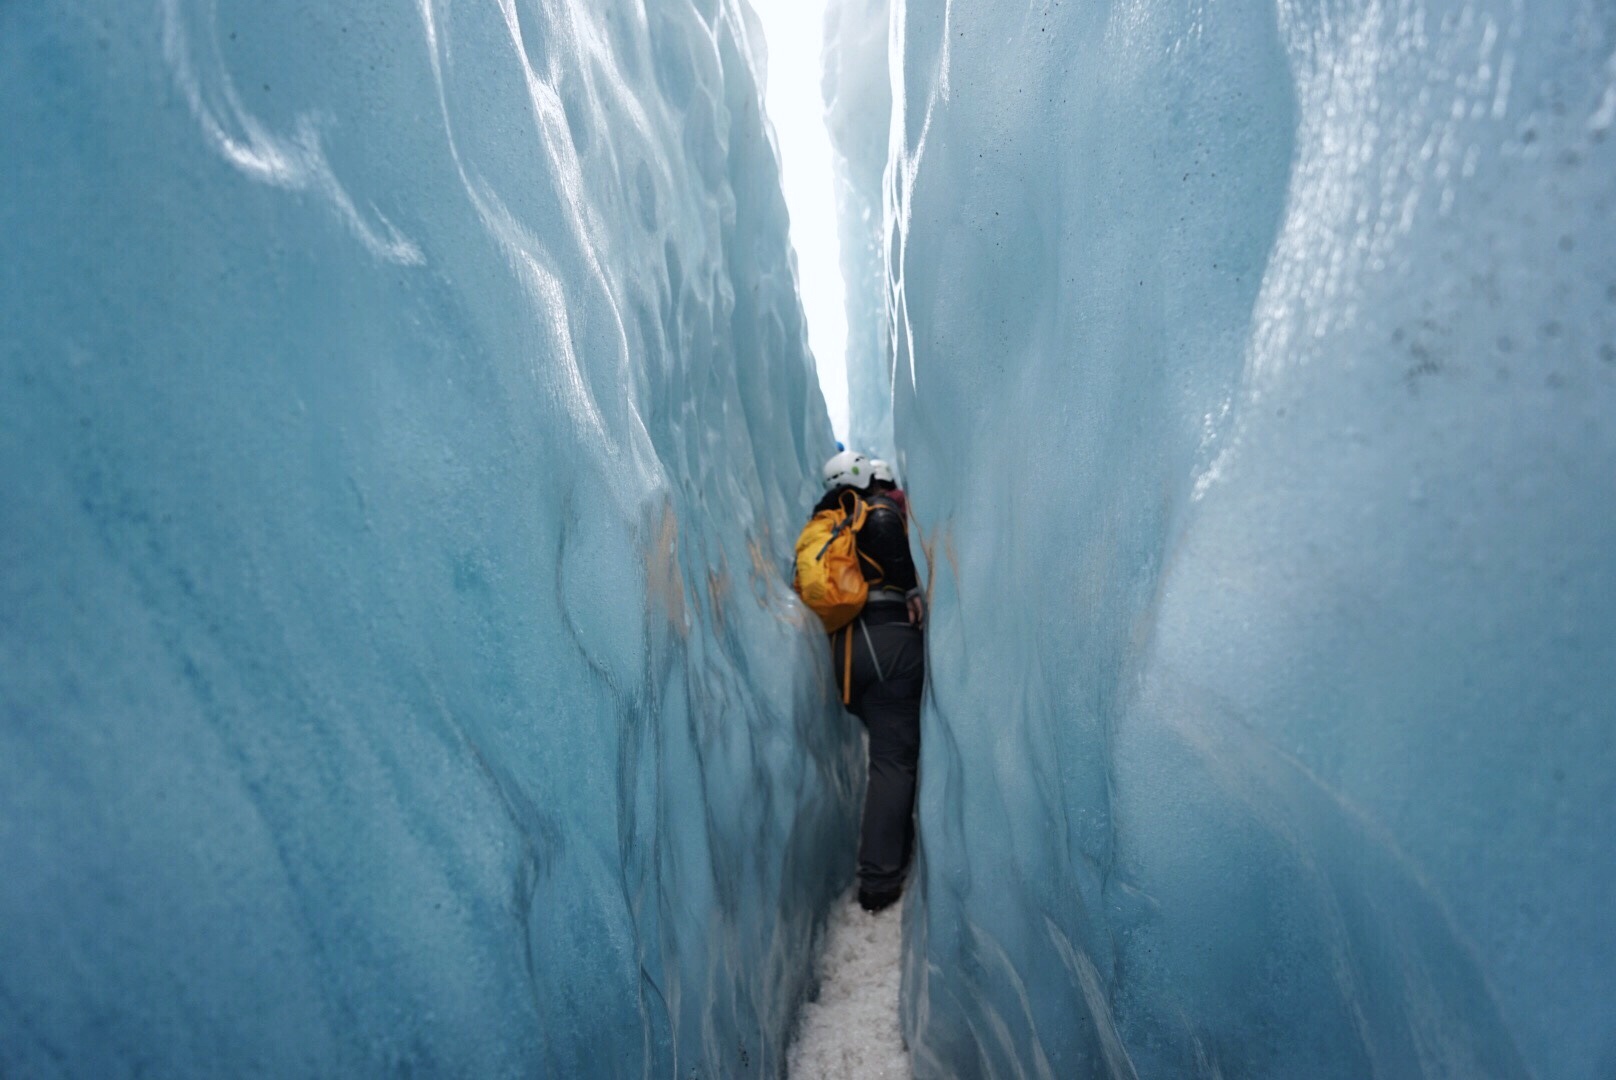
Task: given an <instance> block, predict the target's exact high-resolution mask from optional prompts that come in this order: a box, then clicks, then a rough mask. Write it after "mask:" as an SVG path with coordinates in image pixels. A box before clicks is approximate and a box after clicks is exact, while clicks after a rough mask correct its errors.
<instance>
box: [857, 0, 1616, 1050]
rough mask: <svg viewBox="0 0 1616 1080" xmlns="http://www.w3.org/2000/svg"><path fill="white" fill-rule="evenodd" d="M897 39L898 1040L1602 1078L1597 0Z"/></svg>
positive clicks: (1604, 861)
mask: <svg viewBox="0 0 1616 1080" xmlns="http://www.w3.org/2000/svg"><path fill="white" fill-rule="evenodd" d="M893 32H894V49H893V56H894V57H895V58H901V63H902V70H901V71H900V72H899V73H898V75H897V77H896V78H895V79H894V86H895V88H896V90H897V95H896V100H895V101H894V104H893V109H892V114H891V115H892V122H893V124H894V125H895V136H894V151H895V152H894V157H893V160H892V162H891V164H890V169H889V176H888V180H889V183H890V188H889V190H888V192H887V195H888V199H889V207H888V216H887V220H886V224H887V228H888V248H887V253H888V259H889V276H888V285H887V292H888V300H889V302H890V304H891V310H892V312H893V338H892V340H893V349H894V356H895V358H896V377H895V380H894V384H895V385H894V386H893V389H892V398H893V405H894V419H895V431H896V438H897V442H898V445H899V446H900V447H901V448H902V450H903V451H904V452H905V453H906V455H907V466H908V469H907V472H908V478H909V481H910V492H911V496H912V499H913V505H914V507H915V513H916V518H917V521H918V522H919V523H920V524H921V525H923V526H924V527H925V528H924V532H925V540H926V544H927V546H928V549H929V551H930V553H931V556H932V558H931V569H932V573H933V612H932V622H931V634H930V640H929V650H930V662H929V671H930V678H931V690H930V696H929V698H928V702H927V707H926V712H925V726H924V740H925V746H924V750H923V757H922V762H921V769H922V777H921V795H920V809H919V813H920V826H921V844H922V847H923V855H922V861H921V864H920V868H919V873H918V875H917V878H916V883H915V884H916V888H914V889H913V890H912V891H911V898H910V900H909V902H908V903H909V906H908V910H907V916H908V918H909V920H910V922H909V923H908V925H907V927H906V930H907V944H906V949H907V953H906V971H905V997H904V1027H905V1029H906V1032H907V1034H908V1038H909V1042H910V1045H911V1047H912V1048H913V1050H914V1052H915V1059H916V1066H917V1071H918V1073H919V1074H920V1075H922V1076H926V1077H941V1076H949V1077H972V1076H1001V1077H1002V1076H1062V1077H1064V1076H1110V1077H1132V1076H1139V1077H1187V1076H1195V1077H1217V1076H1222V1077H1241V1078H1247V1080H1249V1078H1259V1077H1267V1078H1274V1080H1293V1078H1296V1077H1313V1078H1319V1077H1340V1078H1361V1077H1367V1076H1383V1077H1439V1076H1441V1077H1457V1076H1464V1077H1524V1076H1535V1077H1540V1078H1565V1080H1595V1078H1603V1077H1609V1076H1612V1075H1616V1028H1613V1026H1612V1024H1611V1017H1612V1015H1616V905H1613V904H1612V903H1611V902H1610V897H1611V896H1612V894H1613V892H1616V816H1613V815H1612V813H1611V809H1612V807H1613V806H1616V706H1613V704H1612V702H1613V700H1616V556H1613V554H1612V553H1613V552H1616V426H1613V425H1612V424H1611V422H1610V421H1611V417H1612V416H1613V415H1616V226H1613V225H1612V222H1616V140H1613V139H1612V138H1611V135H1612V126H1613V122H1616V61H1612V60H1611V56H1612V52H1613V47H1616V17H1613V9H1612V7H1611V5H1610V4H1608V3H1603V2H1593V0H1556V2H1543V3H1532V4H1526V3H1524V2H1522V0H1514V2H1510V0H1397V2H1384V3H1382V2H1376V0H1353V2H1321V3H1314V2H1310V3H1300V2H1291V0H1279V2H1259V0H1235V2H1231V3H1220V4H1211V3H1185V4H1145V3H1132V2H1123V0H1112V2H1096V3H1081V4H1080V3H1070V2H1067V3H1061V2H1040V3H1035V4H1031V5H1020V6H1017V7H1015V8H1014V10H1010V9H1008V8H1006V7H1005V6H1004V5H969V4H959V3H952V4H951V3H945V2H943V0H907V2H903V0H900V2H899V3H898V4H897V6H896V9H895V11H894V17H893ZM871 122H872V123H880V122H881V121H880V120H879V119H877V120H873V121H871ZM855 408H857V405H855Z"/></svg>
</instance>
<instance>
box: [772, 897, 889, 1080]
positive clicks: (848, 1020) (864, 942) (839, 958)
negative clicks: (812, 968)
mask: <svg viewBox="0 0 1616 1080" xmlns="http://www.w3.org/2000/svg"><path fill="white" fill-rule="evenodd" d="M903 907H904V905H903V904H901V903H900V904H895V905H893V906H892V907H890V908H888V909H887V910H885V911H883V912H881V913H880V914H879V915H871V914H870V913H868V912H866V911H864V910H863V909H862V908H860V907H859V906H858V903H857V902H856V901H855V900H854V899H853V895H852V894H851V893H849V894H848V895H847V896H846V897H844V898H843V900H842V903H841V904H840V906H838V907H837V909H836V911H835V913H834V914H832V916H831V923H830V930H829V933H828V934H827V936H826V939H825V948H824V951H823V952H822V953H820V956H819V969H818V974H819V998H818V1000H817V1001H811V1002H809V1003H808V1004H807V1005H805V1006H803V1011H802V1026H801V1028H800V1029H799V1030H798V1033H797V1040H796V1042H794V1043H793V1044H792V1046H791V1053H790V1057H789V1058H788V1061H789V1063H790V1068H791V1072H790V1075H791V1077H792V1080H897V1078H900V1077H901V1078H905V1080H907V1077H909V1076H910V1075H911V1074H910V1070H909V1055H908V1053H907V1052H905V1050H904V1046H903V1036H902V1034H901V1033H900V1032H899V1031H898V982H899V972H900V970H901V969H900V968H899V953H900V951H901V946H902V942H903Z"/></svg>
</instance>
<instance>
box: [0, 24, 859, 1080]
mask: <svg viewBox="0 0 1616 1080" xmlns="http://www.w3.org/2000/svg"><path fill="white" fill-rule="evenodd" d="M757 39H758V35H757V30H756V27H755V26H754V25H753V23H752V20H751V17H750V15H749V13H748V12H747V11H746V10H745V9H744V8H743V7H742V6H741V5H739V4H736V3H730V2H704V3H700V4H695V5H692V4H688V3H673V2H661V0H658V2H652V3H648V4H641V3H639V2H606V0H573V2H565V0H564V2H560V3H544V4H540V3H535V2H532V0H499V2H480V0H479V2H471V0H418V2H416V3H413V4H412V3H386V4H384V3H377V2H370V0H354V2H348V3H343V4H339V5H312V6H311V5H297V4H291V5H288V4H261V3H245V2H237V0H219V2H214V0H161V2H159V3H148V4H129V3H121V2H115V0H93V2H88V3H77V4H73V5H65V6H64V5H50V4H44V5H38V4H25V5H5V6H4V7H3V10H0V113H3V116H0V128H3V130H4V131H5V133H6V135H5V147H6V150H5V161H6V167H5V178H4V180H3V181H0V183H3V184H4V197H3V198H0V235H3V236H4V237H5V238H6V240H5V255H4V258H3V259H0V325H4V326H5V328H6V330H5V335H4V344H3V346H0V348H3V355H4V360H3V371H0V377H3V379H4V384H5V390H4V393H3V394H0V483H3V485H4V486H3V493H0V505H3V507H4V511H3V513H0V559H3V562H4V573H3V575H0V956H3V957H4V958H5V960H4V963H3V964H0V1073H3V1074H5V1075H7V1076H12V1075H15V1076H34V1075H72V1076H97V1077H100V1076H119V1075H132V1074H136V1073H139V1074H143V1075H160V1076H239V1075H269V1076H314V1075H330V1076H336V1075H341V1076H380V1075H393V1074H410V1075H418V1076H419V1075H464V1076H490V1077H492V1076H635V1077H638V1076H642V1075H651V1076H676V1075H677V1076H679V1077H681V1078H688V1077H691V1076H703V1077H711V1076H737V1075H747V1074H748V1073H750V1074H751V1075H767V1074H769V1073H772V1072H778V1071H779V1070H780V1069H781V1068H782V1067H783V1064H784V1062H783V1054H784V1040H785V1038H786V1035H787V1032H788V1028H789V1025H790V1023H791V1020H792V1016H793V1013H794V1011H795V1007H796V1005H797V1002H798V1000H799V998H800V996H801V994H802V993H803V991H804V990H805V988H806V986H807V984H808V982H809V974H810V964H811V962H812V957H811V956H810V955H809V946H810V943H811V942H812V940H813V931H814V923H815V921H816V919H818V918H821V917H822V916H823V913H824V912H825V910H826V908H827V905H829V903H830V902H831V901H832V899H833V897H834V896H835V895H836V893H837V892H839V890H840V889H841V888H842V887H843V886H844V885H845V884H846V881H847V879H848V877H849V875H850V872H851V858H852V844H853V830H854V826H855V824H856V819H855V814H856V808H857V797H858V786H857V783H858V776H859V761H858V747H857V743H856V741H854V740H855V736H854V733H853V731H852V730H851V729H850V728H849V727H848V725H847V724H846V723H845V722H844V721H843V719H842V717H841V715H840V713H839V710H837V709H836V708H835V707H834V703H833V702H832V701H830V700H829V694H828V692H827V691H828V686H829V679H828V676H827V675H826V673H825V671H824V664H825V660H824V658H823V656H822V655H821V650H822V648H823V646H822V641H821V635H819V634H818V633H817V632H816V630H815V628H814V626H813V625H812V620H811V618H808V617H805V616H804V614H803V613H802V611H801V609H800V607H799V606H797V605H796V603H795V602H794V600H792V599H791V597H790V596H789V593H788V591H787V589H786V587H785V584H784V581H783V577H782V574H781V572H780V567H781V566H782V565H783V563H784V561H785V558H786V556H787V554H788V553H789V550H790V548H789V544H790V541H791V538H792V536H794V534H795V530H796V527H797V525H798V519H799V516H800V513H801V511H802V509H803V508H804V507H805V506H807V505H808V504H809V502H810V501H811V496H812V494H813V492H812V490H811V488H812V486H813V485H812V483H811V477H812V476H813V475H814V473H815V470H816V469H817V466H818V463H819V461H820V460H821V459H822V456H823V453H824V450H825V448H826V447H828V446H829V445H830V440H831V434H830V428H829V425H828V422H827V420H826V416H825V411H824V406H823V404H822V402H821V399H820V395H819V391H818V389H817V387H816V386H815V384H814V382H813V377H812V374H811V366H810V364H809V360H808V357H807V354H806V348H805V345H804V336H803V329H802V321H801V315H800V311H799V308H798V302H797V298H796V292H795V287H794V282H793V276H792V270H791V267H790V262H789V258H788V252H787V247H786V222H785V211H784V207H783V204H782V201H781V196H780V192H779V187H778V182H777V176H776V171H775V169H776V166H775V159H774V155H773V152H772V149H771V147H770V144H769V139H768V136H767V134H766V130H765V128H764V126H763V123H762V120H761V117H760V113H759V106H758V101H759V94H758V83H759V72H760V61H759V59H758V54H757V50H756V48H755V42H756V41H757Z"/></svg>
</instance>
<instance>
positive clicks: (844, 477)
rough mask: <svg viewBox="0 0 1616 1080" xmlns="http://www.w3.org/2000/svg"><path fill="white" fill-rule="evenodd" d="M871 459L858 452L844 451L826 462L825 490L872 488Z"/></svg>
mask: <svg viewBox="0 0 1616 1080" xmlns="http://www.w3.org/2000/svg"><path fill="white" fill-rule="evenodd" d="M870 476H871V472H870V459H869V458H867V457H865V456H864V455H863V454H861V453H859V452H858V451H857V450H843V451H842V452H841V453H840V454H837V455H836V456H835V457H833V458H831V459H830V460H829V461H827V462H825V490H827V491H828V490H830V489H831V488H839V487H856V488H866V487H869V486H870Z"/></svg>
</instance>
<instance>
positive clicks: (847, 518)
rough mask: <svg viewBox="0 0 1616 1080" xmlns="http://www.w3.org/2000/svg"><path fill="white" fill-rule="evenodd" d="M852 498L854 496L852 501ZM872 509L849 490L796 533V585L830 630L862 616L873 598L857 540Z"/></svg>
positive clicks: (792, 585) (872, 560)
mask: <svg viewBox="0 0 1616 1080" xmlns="http://www.w3.org/2000/svg"><path fill="white" fill-rule="evenodd" d="M849 499H851V500H853V502H852V505H851V506H849V505H848V500H849ZM869 513H870V507H869V504H868V503H866V502H865V501H864V500H863V499H861V498H859V497H858V496H857V495H855V494H853V493H852V492H851V491H845V492H843V493H842V500H841V505H839V506H837V507H834V508H832V509H830V510H821V511H820V512H819V513H817V514H815V515H814V516H813V517H812V518H810V519H809V521H808V524H807V525H804V526H803V528H802V532H801V533H800V534H798V536H797V576H796V579H795V580H794V581H792V583H791V587H792V588H794V589H796V590H797V595H798V596H800V597H802V602H803V603H805V604H807V605H808V606H809V607H810V608H812V609H813V612H814V614H815V615H818V616H819V621H820V622H822V623H824V624H825V632H826V633H827V634H834V633H835V632H836V631H838V630H840V629H841V628H842V627H844V626H846V625H847V624H848V623H850V622H852V621H853V620H854V619H855V618H857V617H858V613H859V612H860V611H862V610H864V601H865V600H866V599H868V598H869V595H870V584H869V582H867V581H866V580H865V579H864V571H863V570H862V569H861V568H860V567H859V551H858V539H857V537H858V531H859V530H860V529H862V528H864V521H865V519H866V518H867V517H868V516H869ZM866 561H868V562H869V563H870V564H871V565H877V564H876V563H875V560H874V559H869V558H868V557H866ZM878 568H879V567H878Z"/></svg>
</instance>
